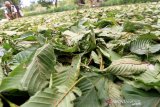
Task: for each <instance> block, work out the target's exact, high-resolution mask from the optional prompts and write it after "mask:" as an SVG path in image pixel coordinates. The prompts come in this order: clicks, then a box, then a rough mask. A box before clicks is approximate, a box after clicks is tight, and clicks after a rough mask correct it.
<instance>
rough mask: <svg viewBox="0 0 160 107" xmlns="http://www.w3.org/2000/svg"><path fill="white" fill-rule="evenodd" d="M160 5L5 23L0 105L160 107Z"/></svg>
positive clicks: (27, 106)
mask: <svg viewBox="0 0 160 107" xmlns="http://www.w3.org/2000/svg"><path fill="white" fill-rule="evenodd" d="M159 8H160V4H159V3H158V4H155V3H152V4H151V3H147V4H136V5H126V6H113V7H107V8H97V9H96V8H95V9H88V10H85V9H84V10H75V11H68V12H61V13H55V14H47V15H40V16H34V17H26V18H22V19H16V20H14V21H11V22H8V23H5V24H2V25H0V28H1V31H0V36H1V38H3V40H2V44H1V47H0V53H1V54H0V56H1V68H0V84H1V86H0V93H1V94H0V96H1V100H0V105H3V104H4V106H6V104H8V105H9V106H11V107H17V106H21V107H131V106H135V105H137V106H142V107H152V106H154V107H159V105H160V31H159V30H160V10H159ZM17 99H18V100H17ZM4 102H5V103H4Z"/></svg>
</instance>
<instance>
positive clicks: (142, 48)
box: [130, 39, 160, 55]
mask: <svg viewBox="0 0 160 107" xmlns="http://www.w3.org/2000/svg"><path fill="white" fill-rule="evenodd" d="M130 50H131V52H133V53H136V54H139V55H143V54H149V53H156V52H158V51H159V50H160V44H153V43H152V42H151V41H150V40H147V39H140V40H135V41H133V42H131V48H130Z"/></svg>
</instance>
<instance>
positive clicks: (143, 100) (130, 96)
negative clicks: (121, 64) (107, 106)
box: [122, 85, 160, 107]
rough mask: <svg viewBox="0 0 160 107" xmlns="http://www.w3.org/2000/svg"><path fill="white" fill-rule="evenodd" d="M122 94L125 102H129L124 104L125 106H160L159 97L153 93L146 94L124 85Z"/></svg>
mask: <svg viewBox="0 0 160 107" xmlns="http://www.w3.org/2000/svg"><path fill="white" fill-rule="evenodd" d="M122 93H123V95H124V97H125V99H126V101H129V103H125V104H124V105H125V106H131V105H137V106H141V107H152V106H155V107H158V106H159V105H160V96H159V94H157V92H154V91H153V92H150V93H148V92H145V91H143V90H140V89H137V88H134V87H132V86H130V85H124V86H123V88H122Z"/></svg>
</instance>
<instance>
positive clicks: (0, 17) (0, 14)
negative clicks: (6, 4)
mask: <svg viewBox="0 0 160 107" xmlns="http://www.w3.org/2000/svg"><path fill="white" fill-rule="evenodd" d="M2 18H4V12H3V10H0V19H2Z"/></svg>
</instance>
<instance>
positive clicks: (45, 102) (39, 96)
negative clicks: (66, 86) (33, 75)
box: [21, 89, 56, 107]
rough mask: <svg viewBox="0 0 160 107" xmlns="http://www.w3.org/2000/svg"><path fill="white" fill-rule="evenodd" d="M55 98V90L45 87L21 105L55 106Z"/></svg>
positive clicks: (32, 106) (24, 106) (25, 106)
mask: <svg viewBox="0 0 160 107" xmlns="http://www.w3.org/2000/svg"><path fill="white" fill-rule="evenodd" d="M55 99H56V95H55V93H54V90H52V89H45V90H44V91H39V92H37V93H36V94H35V95H34V96H32V97H31V98H30V99H29V100H28V101H27V102H26V103H24V104H23V105H22V106H21V107H54V104H55V103H56V102H54V100H55Z"/></svg>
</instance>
